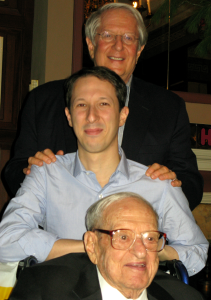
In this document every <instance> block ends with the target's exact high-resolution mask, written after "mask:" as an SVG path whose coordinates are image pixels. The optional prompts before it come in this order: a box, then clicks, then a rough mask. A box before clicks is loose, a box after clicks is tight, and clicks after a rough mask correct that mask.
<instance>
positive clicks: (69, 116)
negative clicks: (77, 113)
mask: <svg viewBox="0 0 211 300" xmlns="http://www.w3.org/2000/svg"><path fill="white" fill-rule="evenodd" d="M64 111H65V115H66V117H67V121H68V123H69V125H70V126H71V127H73V124H72V118H71V114H70V111H69V109H68V108H67V107H65V110H64Z"/></svg>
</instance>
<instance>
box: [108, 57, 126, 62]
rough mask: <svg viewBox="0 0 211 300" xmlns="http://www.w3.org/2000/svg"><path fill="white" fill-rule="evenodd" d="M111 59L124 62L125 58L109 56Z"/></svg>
mask: <svg viewBox="0 0 211 300" xmlns="http://www.w3.org/2000/svg"><path fill="white" fill-rule="evenodd" d="M109 59H112V60H118V61H122V60H124V58H121V57H113V56H109Z"/></svg>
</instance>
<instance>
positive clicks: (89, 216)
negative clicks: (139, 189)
mask: <svg viewBox="0 0 211 300" xmlns="http://www.w3.org/2000/svg"><path fill="white" fill-rule="evenodd" d="M131 197H132V198H135V199H137V200H140V202H144V203H146V204H147V205H148V206H149V207H150V208H151V209H152V211H153V212H154V214H155V218H156V220H157V222H158V214H157V213H156V211H155V210H154V208H153V207H152V205H151V204H150V203H149V202H148V201H146V200H145V199H144V198H142V197H141V196H140V195H138V194H136V193H132V192H121V193H116V194H113V195H110V196H107V197H105V198H103V199H101V200H98V201H97V202H95V203H94V204H92V205H91V206H90V207H89V208H88V210H87V212H86V217H85V224H86V229H87V230H88V231H92V230H93V229H94V228H95V227H96V226H98V225H99V223H100V221H102V216H103V212H104V210H105V209H106V208H107V207H108V206H109V205H110V204H112V203H113V202H115V201H118V200H123V199H125V198H131Z"/></svg>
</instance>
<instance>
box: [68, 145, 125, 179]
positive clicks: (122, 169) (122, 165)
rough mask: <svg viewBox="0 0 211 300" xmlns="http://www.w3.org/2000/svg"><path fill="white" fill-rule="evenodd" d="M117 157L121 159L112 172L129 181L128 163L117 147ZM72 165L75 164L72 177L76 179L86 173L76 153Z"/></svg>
mask: <svg viewBox="0 0 211 300" xmlns="http://www.w3.org/2000/svg"><path fill="white" fill-rule="evenodd" d="M119 155H120V156H121V159H120V162H119V165H118V167H117V169H116V171H115V172H114V174H116V173H117V172H121V173H122V174H123V175H125V176H126V177H127V178H128V179H129V177H130V174H129V168H128V162H127V159H126V156H125V153H124V151H123V150H122V148H121V147H119ZM74 164H75V167H74V171H73V176H74V177H77V176H78V175H79V174H81V172H87V171H88V170H86V169H85V168H84V166H83V164H82V163H81V161H80V158H79V156H78V151H77V152H76V155H75V161H74Z"/></svg>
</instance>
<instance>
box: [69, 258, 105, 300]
mask: <svg viewBox="0 0 211 300" xmlns="http://www.w3.org/2000/svg"><path fill="white" fill-rule="evenodd" d="M72 293H73V295H71V296H72V298H71V299H83V300H102V295H101V291H100V285H99V281H98V276H97V270H96V266H95V265H93V264H92V263H90V264H88V265H87V266H86V267H85V268H84V269H83V270H82V271H81V274H80V277H79V280H78V282H77V284H76V285H75V287H74V289H73V292H72Z"/></svg>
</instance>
